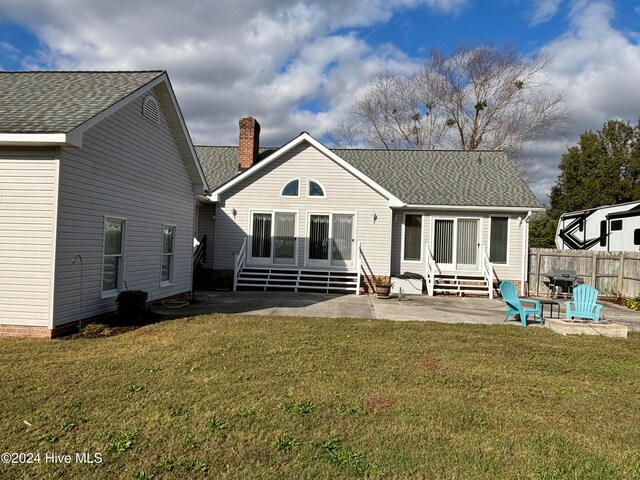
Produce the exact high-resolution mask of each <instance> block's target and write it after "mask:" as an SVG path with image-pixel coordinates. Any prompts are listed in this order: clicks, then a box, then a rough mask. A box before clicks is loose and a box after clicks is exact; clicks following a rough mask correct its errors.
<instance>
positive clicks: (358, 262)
mask: <svg viewBox="0 0 640 480" xmlns="http://www.w3.org/2000/svg"><path fill="white" fill-rule="evenodd" d="M356 272H357V281H356V295H360V281H361V279H362V243H361V242H358V259H357V260H356Z"/></svg>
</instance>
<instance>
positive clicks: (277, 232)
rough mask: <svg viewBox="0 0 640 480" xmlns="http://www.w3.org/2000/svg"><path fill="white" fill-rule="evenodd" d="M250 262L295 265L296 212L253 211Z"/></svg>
mask: <svg viewBox="0 0 640 480" xmlns="http://www.w3.org/2000/svg"><path fill="white" fill-rule="evenodd" d="M250 246H251V252H250V263H252V264H254V265H268V264H276V265H278V264H280V265H293V264H295V263H296V258H295V255H296V214H295V213H294V212H270V213H253V216H252V219H251V241H250Z"/></svg>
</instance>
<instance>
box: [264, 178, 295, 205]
mask: <svg viewBox="0 0 640 480" xmlns="http://www.w3.org/2000/svg"><path fill="white" fill-rule="evenodd" d="M296 181H297V182H298V194H297V195H285V194H284V189H285V188H287V187H288V186H289V185H290V184H291V183H293V182H296ZM301 183H302V182H301V181H300V179H299V178H292V179H291V180H288V181H287V182H286V183H285V184H284V185H283V186H282V188H281V189H280V197H282V198H300V184H301ZM265 213H268V212H266V211H265Z"/></svg>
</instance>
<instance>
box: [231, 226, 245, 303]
mask: <svg viewBox="0 0 640 480" xmlns="http://www.w3.org/2000/svg"><path fill="white" fill-rule="evenodd" d="M246 263H247V237H244V239H243V240H242V247H240V252H238V254H237V255H236V256H235V263H234V266H233V291H234V292H235V291H236V290H237V288H238V275H239V274H240V271H241V270H242V268H243V267H244V266H245V265H246Z"/></svg>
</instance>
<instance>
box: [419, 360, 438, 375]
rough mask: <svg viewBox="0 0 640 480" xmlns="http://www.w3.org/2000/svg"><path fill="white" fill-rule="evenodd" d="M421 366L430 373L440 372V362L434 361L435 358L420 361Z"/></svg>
mask: <svg viewBox="0 0 640 480" xmlns="http://www.w3.org/2000/svg"><path fill="white" fill-rule="evenodd" d="M419 365H420V367H422V368H423V369H424V370H426V371H427V372H429V373H432V374H434V375H435V374H436V373H440V368H441V367H440V364H439V363H436V362H434V361H433V360H425V361H423V362H420V364H419Z"/></svg>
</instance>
